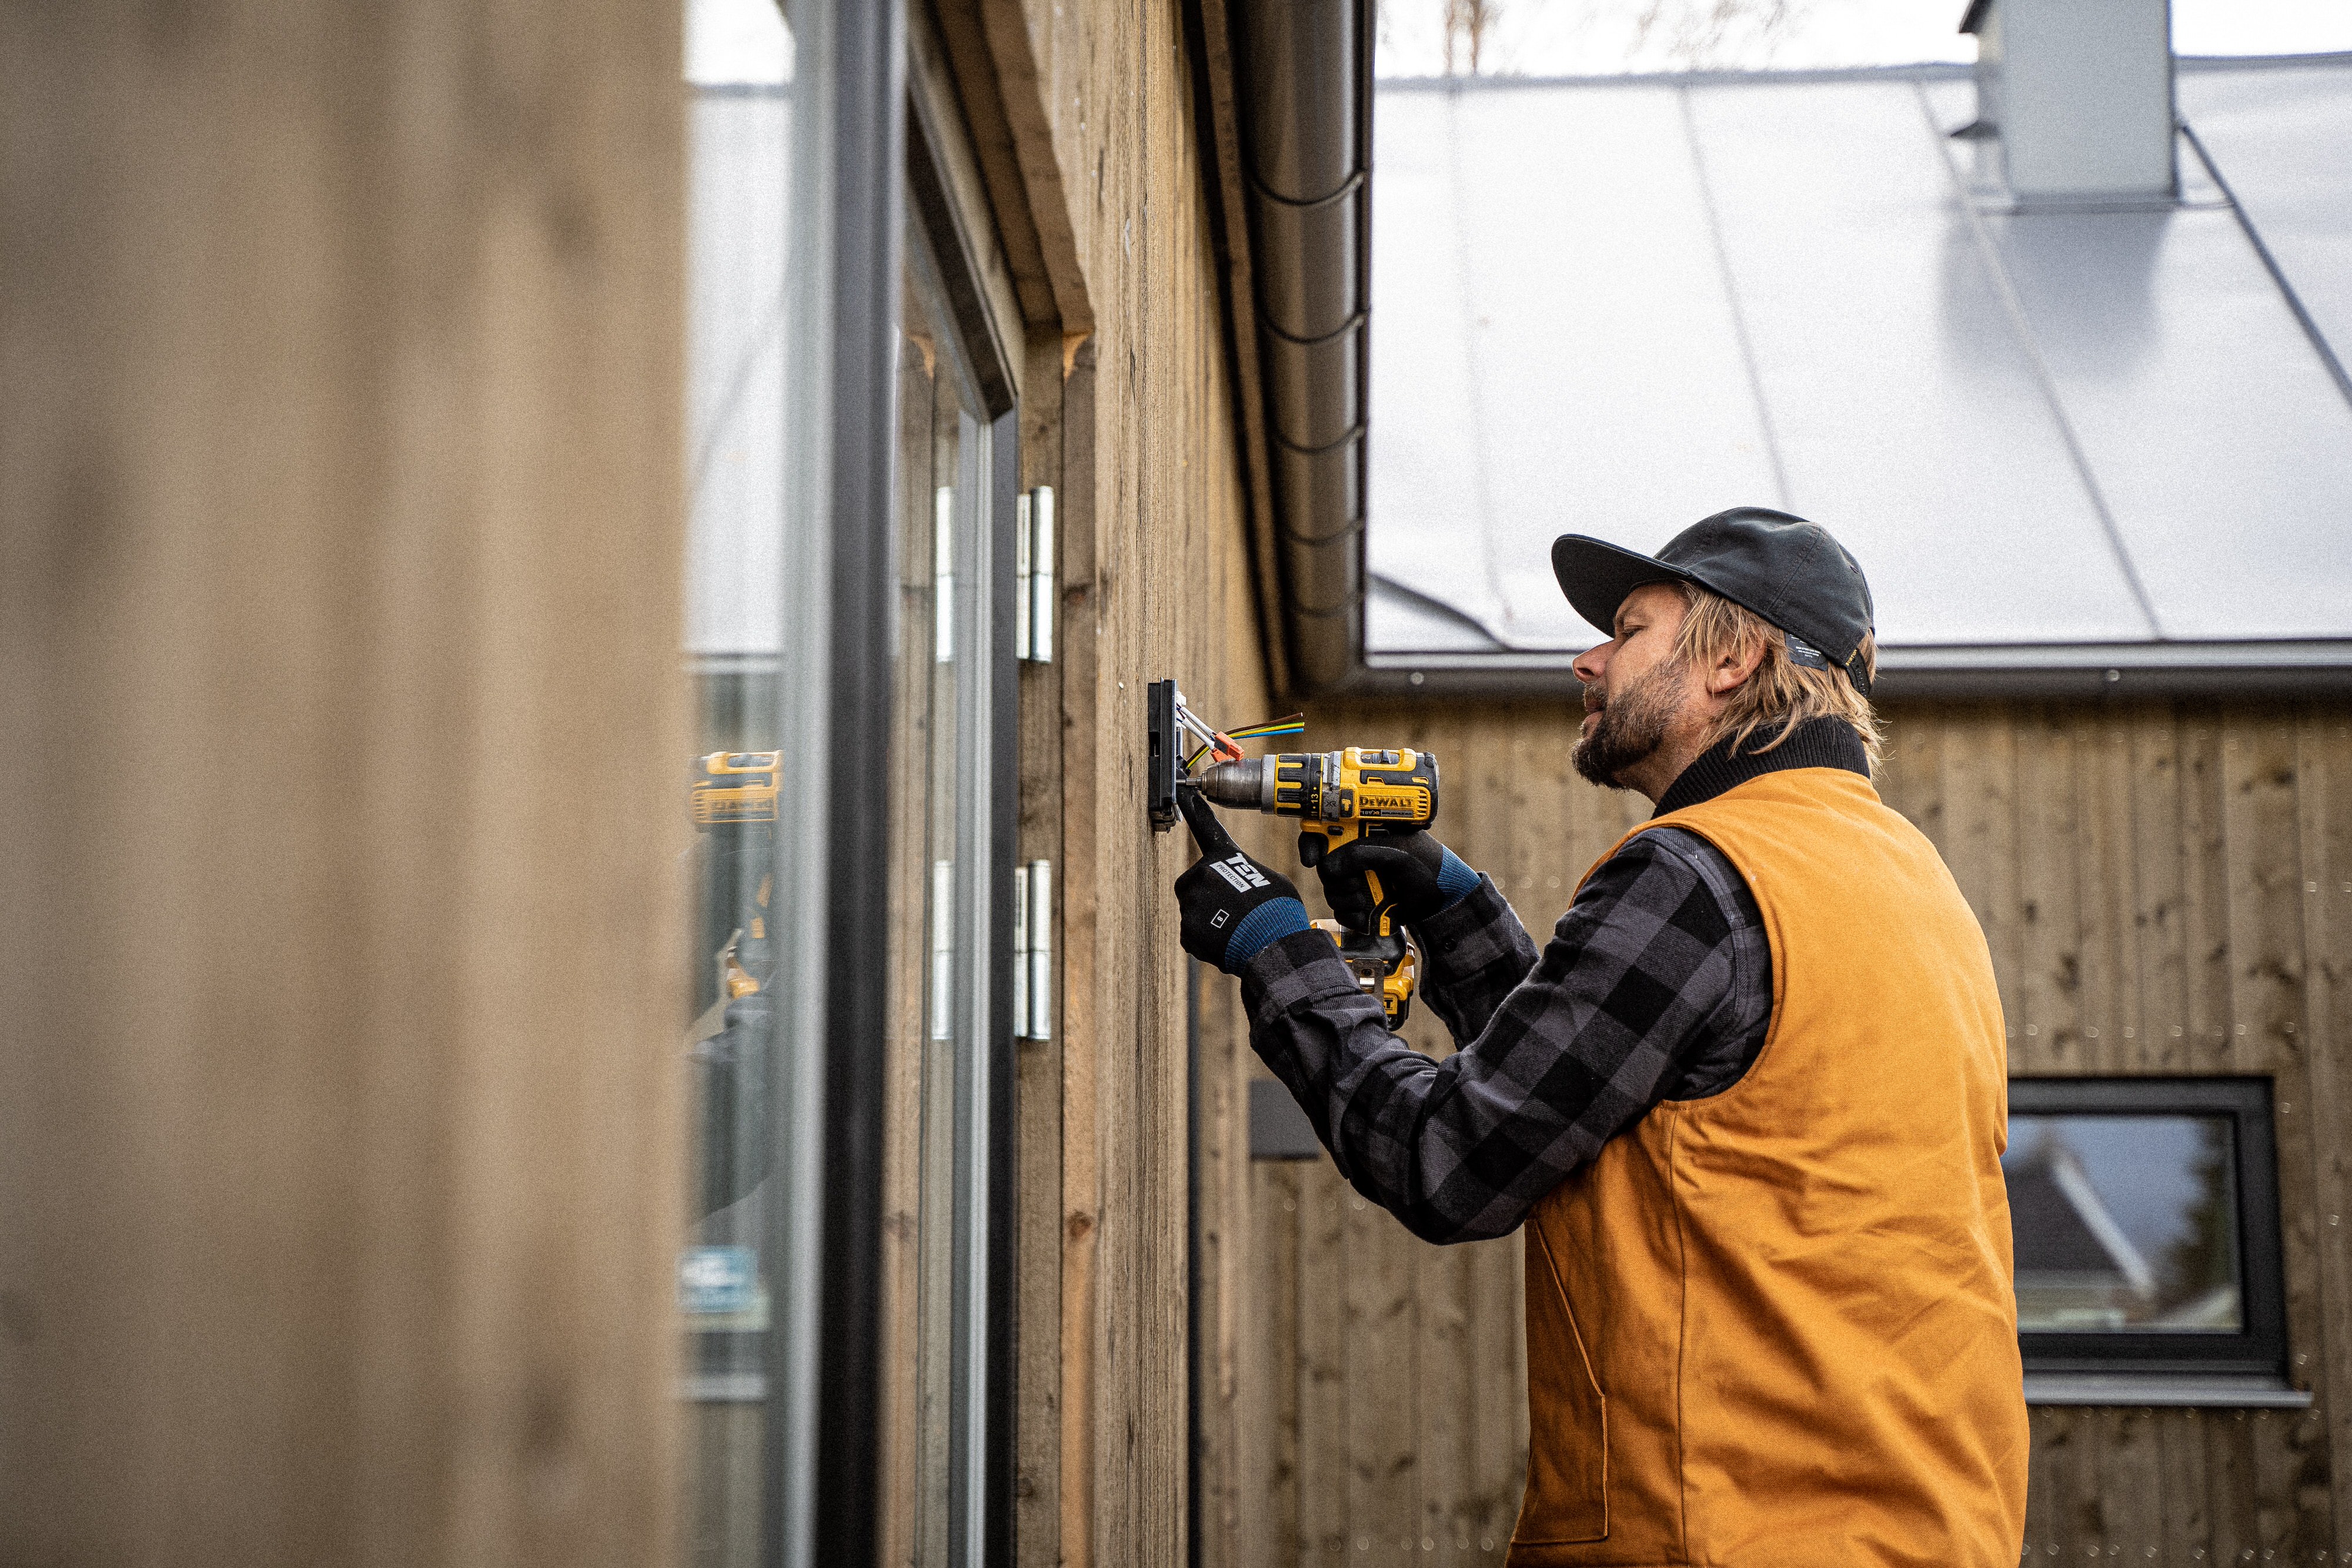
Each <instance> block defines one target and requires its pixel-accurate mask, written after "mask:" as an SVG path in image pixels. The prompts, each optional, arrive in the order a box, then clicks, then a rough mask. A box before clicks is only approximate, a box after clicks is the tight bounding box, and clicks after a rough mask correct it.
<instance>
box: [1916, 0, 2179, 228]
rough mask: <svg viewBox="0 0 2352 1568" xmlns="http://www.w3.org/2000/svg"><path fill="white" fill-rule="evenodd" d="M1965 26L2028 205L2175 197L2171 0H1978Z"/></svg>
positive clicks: (2009, 168)
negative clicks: (1974, 36) (1971, 38)
mask: <svg viewBox="0 0 2352 1568" xmlns="http://www.w3.org/2000/svg"><path fill="white" fill-rule="evenodd" d="M1960 31H1962V32H1963V33H1973V34H1975V35H1976V38H1977V118H1978V121H1979V124H1981V125H1983V126H1985V127H1987V128H1988V129H1990V130H1991V131H1995V132H1997V133H1998V135H1999V137H2000V167H2001V170H2002V174H2003V178H2004V182H2005V183H2006V184H2007V185H2008V187H2009V191H2010V193H2011V195H2012V196H2014V197H2015V198H2016V199H2017V202H2018V204H2019V205H2021V206H2029V207H2030V206H2078V205H2097V204H2107V203H2122V204H2139V203H2159V202H2169V201H2171V200H2172V199H2173V197H2174V195H2175V193H2177V191H2178V188H2179V176H2178V173H2177V171H2176V166H2175V162H2174V152H2173V114H2172V8H2171V5H2169V3H2168V0H1974V3H1973V4H1972V5H1969V12H1968V16H1966V17H1964V18H1963V19H1962V20H1961V23H1960Z"/></svg>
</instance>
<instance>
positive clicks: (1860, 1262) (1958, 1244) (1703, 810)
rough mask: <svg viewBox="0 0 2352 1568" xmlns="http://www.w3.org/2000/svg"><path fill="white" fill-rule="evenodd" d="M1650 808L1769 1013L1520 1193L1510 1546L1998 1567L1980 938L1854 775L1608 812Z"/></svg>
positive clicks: (1995, 1004)
mask: <svg viewBox="0 0 2352 1568" xmlns="http://www.w3.org/2000/svg"><path fill="white" fill-rule="evenodd" d="M1659 827H1676V828H1683V829H1686V830H1688V831H1691V832H1694V833H1696V834H1698V835H1699V836H1700V837H1702V838H1704V839H1706V841H1708V842H1709V843H1712V844H1713V845H1715V846H1716V848H1717V849H1718V850H1721V851H1722V852H1723V853H1724V854H1725V855H1726V856H1727V857H1728V858H1729V859H1730V861H1731V863H1732V864H1733V865H1735V866H1737V867H1738V870H1739V873H1740V874H1741V875H1742V876H1744V877H1745V878H1747V880H1748V889H1749V891H1750V892H1751V893H1753V894H1755V898H1756V903H1757V906H1758V908H1759V909H1760V910H1761V911H1762V913H1763V917H1764V929H1765V933H1766V936H1767V937H1768V939H1769V942H1770V944H1771V950H1772V1020H1771V1025H1770V1029H1769V1032H1768V1034H1767V1035H1766V1038H1765V1041H1764V1048H1763V1050H1762V1051H1761V1052H1760V1053H1759V1055H1758V1057H1757V1058H1756V1061H1755V1062H1754V1063H1753V1064H1752V1065H1751V1066H1750V1067H1749V1068H1748V1071H1747V1073H1746V1075H1745V1076H1743V1077H1742V1078H1741V1079H1740V1080H1739V1082H1738V1083H1736V1084H1734V1085H1733V1086H1732V1087H1731V1088H1730V1089H1728V1090H1726V1091H1725V1092H1722V1093H1720V1094H1717V1095H1714V1096H1712V1097H1710V1098H1707V1099H1704V1100H1681V1101H1669V1102H1666V1103H1664V1104H1661V1105H1659V1106H1657V1107H1656V1108H1654V1110H1652V1111H1651V1112H1650V1113H1649V1114H1647V1115H1646V1116H1644V1117H1643V1118H1642V1120H1641V1121H1640V1122H1638V1123H1636V1124H1634V1125H1633V1126H1632V1127H1630V1128H1628V1129H1627V1130H1626V1131H1625V1132H1624V1133H1622V1134H1620V1135H1618V1136H1617V1137H1614V1138H1612V1139H1611V1140H1610V1141H1609V1142H1608V1143H1607V1144H1606V1145H1603V1146H1602V1148H1601V1154H1600V1155H1599V1156H1598V1157H1597V1158H1596V1159H1595V1160H1594V1161H1593V1162H1592V1164H1591V1165H1590V1166H1587V1167H1585V1168H1584V1169H1583V1170H1581V1171H1579V1172H1578V1173H1576V1174H1575V1175H1574V1176H1570V1177H1569V1178H1568V1179H1567V1180H1566V1181H1564V1182H1562V1183H1561V1184H1560V1185H1559V1186H1558V1187H1557V1188H1555V1189H1553V1191H1552V1192H1551V1193H1550V1194H1549V1196H1548V1197H1545V1198H1544V1199H1543V1200H1542V1201H1541V1202H1540V1203H1538V1204H1537V1206H1536V1207H1535V1209H1534V1211H1533V1213H1532V1214H1530V1215H1529V1217H1528V1224H1527V1241H1526V1245H1527V1329H1528V1419H1529V1426H1530V1428H1531V1430H1530V1438H1531V1442H1530V1450H1531V1451H1530V1456H1529V1459H1528V1487H1527V1495H1526V1498H1525V1500H1524V1502H1523V1503H1522V1505H1521V1508H1520V1511H1519V1522H1518V1529H1517V1532H1516V1533H1515V1534H1514V1536H1513V1538H1512V1542H1511V1551H1510V1557H1509V1563H1510V1568H1556V1565H1560V1564H1568V1563H1612V1564H1622V1565H1628V1568H1631V1565H1635V1564H1639V1565H1643V1568H1662V1565H1666V1564H1688V1563H1709V1564H1721V1565H1724V1568H1754V1565H1764V1564H1771V1565H1783V1564H1785V1565H1788V1568H1828V1565H1832V1564H1856V1565H1860V1564H1869V1565H1870V1568H1889V1565H1893V1564H1898V1563H1899V1564H1916V1565H1918V1568H2015V1564H2016V1563H2017V1560H2018V1553H2019V1551H2020V1549H2021V1542H2022V1541H2023V1538H2024V1532H2025V1469H2026V1448H2027V1432H2026V1417H2025V1399H2024V1393H2023V1387H2022V1378H2021V1367H2020V1364H2019V1361H2018V1348H2017V1300H2016V1296H2015V1294H2014V1293H2013V1290H2012V1282H2011V1259H2010V1230H2009V1198H2008V1194H2007V1191H2006V1189H2005V1188H2004V1187H2003V1186H2002V1185H2001V1176H2000V1155H2001V1150H2002V1148H2003V1147H2004V1146H2005V1145H2006V1144H2007V1142H2008V1103H2009V1083H2008V1051H2007V1049H2006V1047H2005V1045H2004V1043H2003V1034H2002V1029H2001V1018H2000V996H1999V993H1998V992H1997V991H1996V989H1995V988H1994V984H1993V975H1992V961H1991V957H1990V954H1989V953H1988V951H1987V950H1986V947H1985V939H1984V933H1983V931H1982V930H1981V929H1980V928H1979V926H1978V925H1977V922H1976V917H1975V915H1972V914H1971V913H1970V912H1969V906H1968V904H1967V902H1966V901H1965V900H1964V899H1962V898H1961V896H1960V893H1959V889H1958V887H1957V886H1955V885H1954V883H1953V882H1952V877H1951V873H1949V872H1948V871H1947V870H1946V869H1945V867H1944V862H1942V860H1940V859H1939V858H1937V853H1936V851H1935V847H1934V846H1933V845H1931V844H1930V843H1928V842H1927V839H1926V838H1925V837H1923V836H1922V835H1921V834H1920V832H1919V831H1918V830H1917V829H1916V828H1914V827H1913V826H1912V825H1911V824H1910V823H1909V822H1907V821H1904V820H1903V818H1902V817H1900V816H1899V815H1897V814H1896V813H1895V812H1894V811H1892V810H1888V809H1887V808H1886V807H1885V806H1884V805H1882V804H1881V803H1880V802H1879V799H1878V795H1877V792H1876V791H1875V790H1874V789H1872V788H1871V787H1870V784H1869V782H1868V781H1867V780H1865V779H1863V778H1862V776H1861V775H1859V774H1856V773H1850V772H1846V771H1844V770H1843V769H1839V768H1790V769H1787V770H1784V771H1781V772H1778V773H1771V774H1767V775H1765V776H1764V777H1762V778H1759V779H1749V780H1748V782H1746V783H1744V784H1740V785H1738V786H1736V787H1735V788H1733V789H1728V790H1727V791H1725V792H1724V793H1723V794H1721V795H1718V796H1717V797H1716V798H1715V799H1713V800H1706V801H1703V802H1702V803H1700V804H1698V805H1696V806H1692V807H1690V808H1688V809H1686V810H1680V811H1675V812H1671V813H1669V814H1667V815H1665V816H1663V817H1659V818H1656V819H1654V820H1653V821H1649V822H1647V823H1644V824H1643V827H1642V828H1639V829H1636V830H1635V831H1637V832H1639V831H1647V830H1648V829H1651V828H1659ZM1628 836H1629V837H1630V836H1631V835H1628ZM1587 874H1588V875H1589V874H1590V873H1587Z"/></svg>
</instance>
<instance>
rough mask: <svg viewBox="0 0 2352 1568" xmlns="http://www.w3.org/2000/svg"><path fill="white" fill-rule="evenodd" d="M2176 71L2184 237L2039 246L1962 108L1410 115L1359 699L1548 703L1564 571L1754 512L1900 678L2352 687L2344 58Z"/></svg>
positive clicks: (1427, 88) (1592, 102) (1822, 106)
mask: <svg viewBox="0 0 2352 1568" xmlns="http://www.w3.org/2000/svg"><path fill="white" fill-rule="evenodd" d="M2183 64H2184V68H2183V69H2182V70H2181V71H2180V73H2179V81H2178V84H2177V99H2178V103H2179V112H2180V114H2181V117H2182V119H2183V120H2184V121H2185V130H2184V132H2183V136H2182V141H2181V148H2180V169H2181V178H2182V191H2181V199H2180V200H2179V203H2178V204H2173V205H2169V206H2166V207H2163V208H2161V209H2157V210H2149V209H2146V208H2142V209H2140V210H2113V209H2110V210H2073V211H2033V212H2020V211H2016V210H2014V209H2013V205H2012V204H2010V203H2009V202H2007V201H2006V200H2005V198H2004V197H2003V196H2002V195H2001V193H2000V192H1999V191H1998V190H1997V189H1996V188H1995V187H1994V186H1992V185H1991V184H1990V183H1988V182H1987V181H1985V180H1984V179H1983V178H1982V177H1980V175H1979V172H1978V157H1979V148H1980V147H1981V146H1982V145H1983V144H1982V143H1980V142H1979V141H1974V140H1972V139H1969V138H1967V137H1960V138H1956V137H1955V136H1954V135H1953V134H1952V133H1953V132H1954V131H1958V130H1960V129H1962V128H1963V127H1965V126H1967V125H1968V124H1969V121H1971V120H1973V119H1974V118H1975V91H1974V88H1973V86H1972V85H1971V83H1970V82H1969V77H1968V73H1967V71H1966V68H1936V67H1923V68H1910V69H1903V70H1865V71H1853V72H1808V73H1803V74H1801V75H1800V74H1791V75H1789V76H1773V75H1769V74H1761V75H1752V76H1739V77H1721V76H1716V77H1709V76H1696V77H1681V78H1612V79H1607V80H1584V81H1569V82H1549V83H1527V82H1519V83H1511V84H1508V85H1503V84H1496V83H1494V82H1493V81H1492V78H1485V79H1480V80H1476V81H1474V82H1456V83H1452V84H1444V85H1435V84H1382V86H1381V89H1380V90H1379V92H1378V95H1377V110H1376V113H1375V115H1374V120H1373V126H1374V159H1373V166H1374V169H1375V176H1374V181H1375V183H1374V196H1375V199H1374V208H1373V242H1372V261H1373V265H1372V310H1371V330H1372V344H1371V365H1370V373H1371V401H1370V410H1369V427H1370V433H1371V434H1370V474H1369V486H1370V494H1369V502H1370V505H1369V507H1368V514H1369V531H1368V539H1367V551H1368V565H1369V567H1370V572H1371V593H1370V603H1369V605H1368V608H1367V636H1366V641H1367V653H1368V658H1369V660H1370V663H1371V664H1373V665H1374V666H1375V667H1382V666H1385V667H1388V668H1391V669H1395V668H1402V667H1404V666H1406V665H1411V666H1413V667H1416V668H1418V667H1422V666H1424V665H1427V666H1431V667H1445V666H1448V665H1454V664H1468V665H1479V664H1484V665H1486V666H1488V667H1501V666H1504V665H1510V666H1519V667H1525V668H1528V669H1537V668H1544V667H1552V666H1557V665H1558V664H1559V662H1560V654H1561V653H1562V652H1563V651H1572V650H1575V649H1578V648H1580V647H1582V646H1584V645H1586V644H1588V643H1591V641H1593V638H1594V633H1593V632H1591V630H1590V629H1589V628H1587V627H1585V626H1584V625H1583V624H1582V623H1581V622H1580V621H1578V620H1577V619H1576V617H1575V616H1574V614H1573V612H1570V609H1569V607H1568V605H1567V604H1566V602H1565V601H1563V600H1562V598H1561V596H1560V593H1559V589H1558V587H1557V586H1556V585H1555V584H1554V583H1553V581H1552V579H1551V573H1550V568H1549V544H1550V541H1551V539H1552V538H1553V537H1554V536H1555V535H1557V534H1560V533H1564V532H1579V533H1590V534H1594V535H1598V536H1599V537H1601V538H1608V539H1612V540H1614V541H1617V542H1620V543H1623V544H1627V545H1631V546H1633V547H1635V548H1637V549H1655V548H1656V547H1657V546H1659V545H1661V544H1663V543H1664V541H1665V540H1666V539H1667V538H1670V537H1671V536H1672V535H1673V534H1675V532H1676V531H1678V530H1679V529H1681V528H1684V527H1685V526H1687V525H1688V524H1690V523H1691V522H1694V521H1696V519H1697V518H1698V517H1702V516H1705V515H1706V514H1707V513H1709V512H1713V511H1716V510H1718V509H1720V508H1722V507H1727V506H1731V505H1735V504H1738V503H1743V502H1754V503H1761V504H1765V505H1771V506H1779V507H1785V508H1787V509H1789V510H1791V511H1795V512H1798V513H1801V514H1802V515H1804V516H1806V517H1812V518H1814V519H1816V520H1817V521H1820V522H1822V523H1823V524H1825V525H1826V526H1828V527H1829V528H1831V529H1832V530H1833V531H1834V532H1835V533H1837V534H1838V536H1839V537H1840V538H1842V539H1843V540H1844V541H1845V542H1846V544H1847V545H1848V547H1849V548H1851V549H1853V552H1854V553H1855V555H1856V556H1857V557H1858V558H1859V559H1861V561H1862V563H1863V565H1864V569H1865V570H1867V571H1868V572H1869V574H1870V579H1871V583H1872V588H1873V591H1874V596H1875V599H1876V602H1877V607H1878V616H1879V635H1880V641H1881V643H1882V646H1883V648H1884V650H1885V654H1884V664H1883V667H1884V668H1885V670H1886V671H1887V672H1888V673H1889V674H1890V676H1894V675H1899V674H1903V673H1905V672H1911V673H1914V674H1939V675H1940V676H1941V677H1943V678H1945V680H1946V683H1947V684H1948V685H1950V684H1958V685H1968V684H1969V683H1970V682H1971V681H1976V682H1979V683H1981V682H1983V681H1985V680H1986V679H1987V678H1989V676H1990V674H1992V673H1993V672H1996V671H2000V670H2011V669H2015V668H2021V667H2024V668H2030V667H2033V666H2056V667H2066V666H2073V667H2077V668H2094V667H2098V666H2122V667H2125V668H2127V669H2129V670H2131V671H2134V672H2136V673H2137V672H2141V671H2163V670H2170V671H2204V672H2208V673H2209V674H2210V676H2212V677H2219V678H2221V679H2222V680H2223V681H2224V684H2225V685H2226V682H2227V680H2228V678H2229V676H2230V675H2231V672H2241V673H2242V672H2244V671H2246V670H2248V669H2250V668H2252V667H2254V666H2257V665H2262V666H2279V667H2301V668H2304V669H2305V670H2309V669H2312V668H2319V669H2329V668H2352V548H2347V544H2352V396H2347V387H2346V385H2345V384H2344V382H2343V371H2342V368H2341V362H2340V361H2341V356H2342V355H2343V354H2345V353H2347V352H2352V156H2347V150H2352V57H2340V56H2339V57H2324V58H2320V59H2316V60H2311V61H2305V62H2298V63H2295V64H2293V65H2292V66H2288V65H2284V64H2282V63H2274V62H2261V63H2254V62H2228V63H2226V64H2225V63H2221V62H2212V63H2206V62H2184V63H2183ZM2208 157H2210V166H2209V165H2208V163H2207V162H2206V160H2207V158H2208ZM2232 193H2234V195H2235V198H2236V200H2235V202H2234V203H2233V202H2232V200H2231V195H2232ZM2331 345H2333V347H2332V348H2331ZM2101 673H2104V671H2102V672H2101ZM2108 678H2109V679H2113V678H2115V677H2113V676H2109V677H2108ZM1931 684H1932V683H1931ZM1920 689H1925V688H1920Z"/></svg>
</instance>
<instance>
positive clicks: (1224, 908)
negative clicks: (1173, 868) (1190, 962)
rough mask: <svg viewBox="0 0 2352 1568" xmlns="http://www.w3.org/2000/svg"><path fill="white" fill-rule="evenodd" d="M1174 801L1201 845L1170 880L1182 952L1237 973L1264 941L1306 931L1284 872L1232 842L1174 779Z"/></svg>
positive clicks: (1303, 910) (1197, 796) (1205, 806)
mask: <svg viewBox="0 0 2352 1568" xmlns="http://www.w3.org/2000/svg"><path fill="white" fill-rule="evenodd" d="M1176 804H1177V805H1178V806H1179V807H1181V809H1182V810H1183V812H1184V821H1187V822H1189V823H1190V824H1192V841H1193V842H1194V843H1195V844H1198V845H1199V846H1200V848H1201V858H1200V859H1199V860H1196V861H1194V862H1192V869H1191V870H1190V871H1188V872H1186V873H1184V874H1183V875H1182V876H1180V877H1178V878H1177V879H1176V904H1177V907H1178V908H1179V909H1180V910H1181V911H1182V912H1183V920H1184V923H1183V931H1182V935H1183V941H1184V951H1186V952H1187V953H1190V954H1192V956H1194V957H1195V958H1198V959H1200V960H1201V962H1202V963H1204V964H1214V965H1215V966H1216V967H1219V968H1220V969H1223V971H1224V972H1225V973H1226V974H1228V975H1238V974H1240V973H1241V972H1242V967H1243V966H1244V965H1246V964H1247V963H1248V962H1249V961H1250V960H1251V959H1252V958H1255V957H1256V956H1257V955H1258V951H1259V949H1260V948H1263V947H1264V946H1265V945H1266V944H1267V943H1269V942H1273V941H1276V940H1278V939H1279V938H1281V937H1284V936H1289V935H1290V934H1291V933H1292V932H1294V931H1304V930H1307V906H1306V905H1305V904H1301V903H1300V902H1299V901H1298V889H1297V887H1295V886H1293V885H1292V883H1291V881H1290V879H1289V878H1288V877H1286V876H1285V875H1283V874H1282V873H1280V872H1278V871H1276V870H1275V869H1274V868H1273V867H1271V866H1267V865H1261V864H1259V863H1258V862H1256V861H1254V860H1252V859H1250V857H1249V856H1248V855H1247V854H1246V853H1245V852H1243V850H1242V848H1241V846H1240V845H1238V844H1236V843H1234V840H1233V835H1232V834H1230V833H1228V832H1226V831H1225V826H1224V824H1223V822H1220V821H1217V814H1216V812H1214V811H1213V810H1210V808H1209V802H1208V801H1207V800H1203V799H1202V796H1201V792H1200V791H1199V790H1198V789H1194V788H1192V786H1191V785H1190V784H1179V785H1178V786H1177V787H1176Z"/></svg>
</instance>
